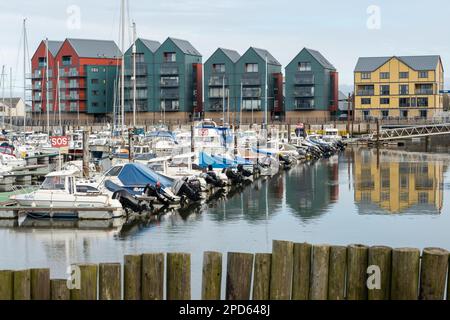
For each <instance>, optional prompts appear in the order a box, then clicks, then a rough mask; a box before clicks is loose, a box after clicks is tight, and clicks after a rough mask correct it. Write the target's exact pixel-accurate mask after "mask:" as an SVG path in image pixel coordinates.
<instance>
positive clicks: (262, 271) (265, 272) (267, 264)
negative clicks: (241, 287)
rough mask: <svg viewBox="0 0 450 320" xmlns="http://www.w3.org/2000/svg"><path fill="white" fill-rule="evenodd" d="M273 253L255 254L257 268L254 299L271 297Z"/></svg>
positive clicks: (254, 275) (255, 269)
mask: <svg viewBox="0 0 450 320" xmlns="http://www.w3.org/2000/svg"><path fill="white" fill-rule="evenodd" d="M271 265H272V254H270V253H257V254H255V268H254V273H253V300H269V299H270V274H271Z"/></svg>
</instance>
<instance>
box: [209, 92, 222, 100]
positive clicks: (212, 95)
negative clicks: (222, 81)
mask: <svg viewBox="0 0 450 320" xmlns="http://www.w3.org/2000/svg"><path fill="white" fill-rule="evenodd" d="M209 97H210V98H213V99H214V98H215V99H217V98H223V92H209Z"/></svg>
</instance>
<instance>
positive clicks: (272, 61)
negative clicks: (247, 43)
mask: <svg viewBox="0 0 450 320" xmlns="http://www.w3.org/2000/svg"><path fill="white" fill-rule="evenodd" d="M251 49H253V50H255V52H256V53H257V54H258V55H259V56H260V57H261V58H263V59H264V60H266V57H267V63H269V64H273V65H277V66H281V63H279V62H278V60H277V59H275V58H274V57H273V56H272V55H271V54H270V52H269V51H267V50H265V49H258V48H254V47H251Z"/></svg>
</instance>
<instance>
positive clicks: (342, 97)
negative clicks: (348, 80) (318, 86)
mask: <svg viewBox="0 0 450 320" xmlns="http://www.w3.org/2000/svg"><path fill="white" fill-rule="evenodd" d="M347 99H348V97H347V96H346V95H345V93H343V92H342V91H341V90H339V100H347Z"/></svg>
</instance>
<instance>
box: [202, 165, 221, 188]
mask: <svg viewBox="0 0 450 320" xmlns="http://www.w3.org/2000/svg"><path fill="white" fill-rule="evenodd" d="M202 177H203V178H204V179H205V181H206V183H207V184H210V185H212V186H214V187H216V188H223V187H225V182H223V181H222V180H221V179H219V178H218V177H217V174H216V173H215V172H214V171H213V169H212V166H211V165H210V166H208V171H207V172H206V173H204V174H203V175H202Z"/></svg>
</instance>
